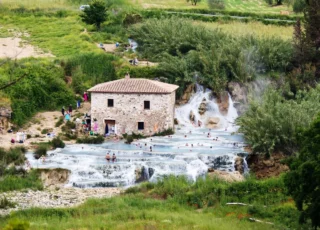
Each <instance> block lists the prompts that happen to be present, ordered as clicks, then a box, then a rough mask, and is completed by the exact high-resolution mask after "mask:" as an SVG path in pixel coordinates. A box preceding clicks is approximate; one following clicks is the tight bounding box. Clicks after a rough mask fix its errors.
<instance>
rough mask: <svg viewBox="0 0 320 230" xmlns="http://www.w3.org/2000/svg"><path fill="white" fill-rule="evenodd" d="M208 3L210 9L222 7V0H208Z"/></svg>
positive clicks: (223, 6)
mask: <svg viewBox="0 0 320 230" xmlns="http://www.w3.org/2000/svg"><path fill="white" fill-rule="evenodd" d="M208 5H209V8H210V9H224V8H225V2H224V0H208Z"/></svg>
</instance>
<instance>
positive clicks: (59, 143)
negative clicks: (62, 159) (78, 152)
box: [50, 137, 66, 149]
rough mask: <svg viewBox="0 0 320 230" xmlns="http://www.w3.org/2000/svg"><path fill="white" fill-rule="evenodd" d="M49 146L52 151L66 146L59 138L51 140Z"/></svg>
mask: <svg viewBox="0 0 320 230" xmlns="http://www.w3.org/2000/svg"><path fill="white" fill-rule="evenodd" d="M50 144H51V145H52V147H53V148H54V149H56V148H64V147H65V146H66V144H65V143H64V142H63V141H62V140H61V139H60V138H59V137H55V138H53V139H52V141H50Z"/></svg>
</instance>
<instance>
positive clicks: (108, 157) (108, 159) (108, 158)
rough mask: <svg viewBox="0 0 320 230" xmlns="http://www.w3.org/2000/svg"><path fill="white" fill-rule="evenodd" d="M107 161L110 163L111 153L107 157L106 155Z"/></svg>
mask: <svg viewBox="0 0 320 230" xmlns="http://www.w3.org/2000/svg"><path fill="white" fill-rule="evenodd" d="M106 160H107V161H108V162H109V161H110V154H109V153H107V155H106Z"/></svg>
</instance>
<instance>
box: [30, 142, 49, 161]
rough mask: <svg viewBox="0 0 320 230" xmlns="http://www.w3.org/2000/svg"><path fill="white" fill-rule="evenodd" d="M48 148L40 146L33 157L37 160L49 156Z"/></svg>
mask: <svg viewBox="0 0 320 230" xmlns="http://www.w3.org/2000/svg"><path fill="white" fill-rule="evenodd" d="M47 150H48V148H47V146H45V145H39V146H38V148H37V149H36V151H35V152H34V153H33V156H34V158H35V159H39V158H40V157H41V156H46V155H47Z"/></svg>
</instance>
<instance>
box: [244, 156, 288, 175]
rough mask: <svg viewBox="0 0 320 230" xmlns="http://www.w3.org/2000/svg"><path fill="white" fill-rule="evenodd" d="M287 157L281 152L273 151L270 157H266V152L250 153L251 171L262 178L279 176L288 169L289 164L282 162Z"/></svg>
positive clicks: (248, 160)
mask: <svg viewBox="0 0 320 230" xmlns="http://www.w3.org/2000/svg"><path fill="white" fill-rule="evenodd" d="M285 158H286V156H285V155H284V154H283V153H281V152H275V153H272V154H271V157H270V158H268V159H266V158H265V156H264V154H249V156H248V158H247V162H248V165H249V168H250V171H251V172H253V173H254V174H255V175H256V177H257V178H258V179H260V178H268V177H273V176H278V175H280V174H281V173H283V172H286V171H288V170H289V168H288V166H287V165H284V164H282V163H281V162H282V160H283V159H285Z"/></svg>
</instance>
